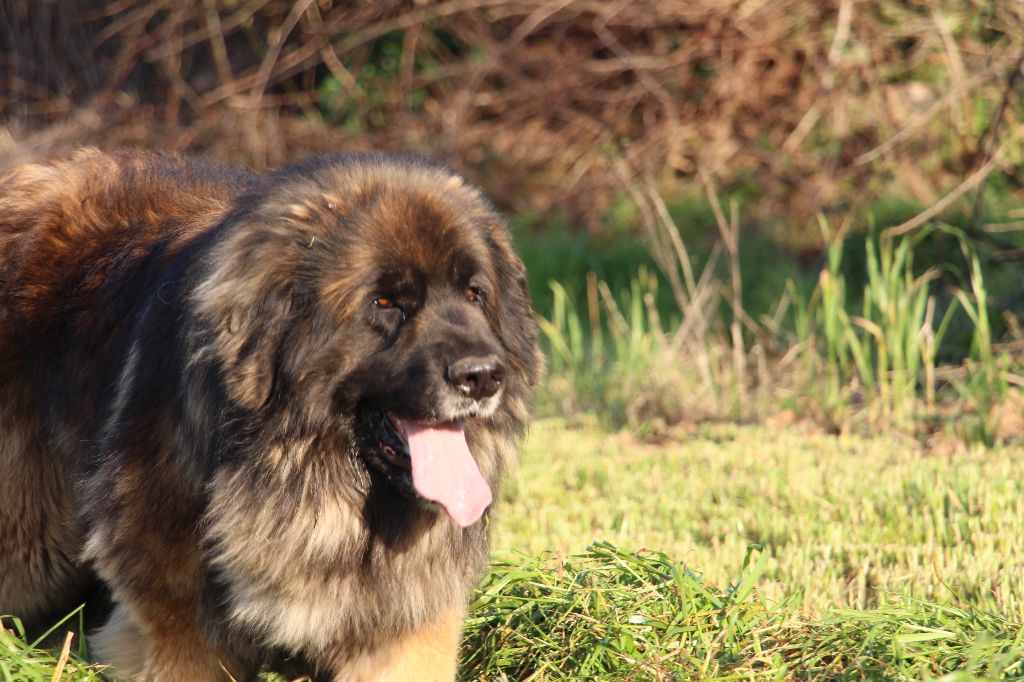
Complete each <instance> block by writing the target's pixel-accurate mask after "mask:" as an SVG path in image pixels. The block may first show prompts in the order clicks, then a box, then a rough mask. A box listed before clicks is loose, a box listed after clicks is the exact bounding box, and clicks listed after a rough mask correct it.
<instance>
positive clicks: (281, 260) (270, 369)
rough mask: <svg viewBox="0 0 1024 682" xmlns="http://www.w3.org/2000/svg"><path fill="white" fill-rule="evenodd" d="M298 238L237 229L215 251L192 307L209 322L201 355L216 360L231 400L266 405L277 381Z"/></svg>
mask: <svg viewBox="0 0 1024 682" xmlns="http://www.w3.org/2000/svg"><path fill="white" fill-rule="evenodd" d="M294 242H295V240H294V237H293V236H289V235H287V234H285V233H283V232H282V231H278V230H274V229H272V228H271V229H267V228H258V227H257V228H252V229H249V228H247V229H240V230H233V231H231V233H230V234H228V235H226V236H225V237H224V238H223V240H222V241H221V243H220V244H218V245H217V246H216V247H215V248H214V249H213V250H212V252H211V257H210V260H209V261H208V262H207V263H206V274H205V277H204V278H203V279H202V281H201V282H200V284H199V285H198V286H197V287H196V290H195V293H194V295H193V304H194V305H195V306H196V308H197V312H198V313H199V317H200V319H202V320H204V322H205V323H206V328H205V329H204V330H203V333H202V335H201V339H202V340H201V342H200V343H201V346H202V347H201V348H200V350H199V352H200V354H202V355H203V356H206V357H210V356H212V358H213V359H214V360H215V363H216V365H217V366H218V368H219V373H220V375H221V377H222V379H223V381H224V385H225V387H226V389H227V392H228V394H229V396H230V397H231V398H233V399H234V400H235V401H236V402H237V403H239V404H240V405H242V406H243V407H247V408H250V409H256V408H259V407H262V406H263V405H265V404H266V403H267V402H268V401H269V400H270V397H271V395H272V393H273V391H274V387H275V382H276V381H277V380H278V378H279V377H278V376H277V375H278V371H279V366H278V354H279V351H280V349H281V348H282V344H283V343H284V337H285V335H286V333H287V330H288V328H289V326H290V324H291V317H292V312H293V298H294V296H293V294H294V288H293V287H294V281H295V268H296V267H297V262H298V254H297V252H296V249H295V247H294Z"/></svg>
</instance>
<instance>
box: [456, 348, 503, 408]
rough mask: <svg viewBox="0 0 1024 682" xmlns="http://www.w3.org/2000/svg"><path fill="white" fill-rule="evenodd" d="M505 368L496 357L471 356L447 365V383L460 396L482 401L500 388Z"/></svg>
mask: <svg viewBox="0 0 1024 682" xmlns="http://www.w3.org/2000/svg"><path fill="white" fill-rule="evenodd" d="M504 378H505V366H504V365H502V364H501V360H499V359H498V356H497V355H471V356H469V357H465V358H462V359H461V360H456V361H455V362H453V363H451V364H450V365H448V371H447V379H448V383H450V384H451V385H452V386H454V387H455V390H456V391H458V392H459V393H461V394H462V395H464V396H466V397H468V398H473V399H474V400H482V399H484V398H490V397H491V396H492V395H494V394H495V393H497V392H498V389H499V388H501V381H502V379H504Z"/></svg>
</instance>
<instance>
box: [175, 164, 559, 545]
mask: <svg viewBox="0 0 1024 682" xmlns="http://www.w3.org/2000/svg"><path fill="white" fill-rule="evenodd" d="M207 268H208V270H207V272H206V274H205V275H204V277H203V280H202V282H201V284H200V285H199V286H198V288H197V292H196V296H195V302H196V305H197V307H198V309H199V310H200V312H201V314H202V317H203V319H205V320H207V322H208V323H209V325H210V328H209V330H210V331H209V333H208V337H207V344H206V347H207V348H208V349H209V350H210V351H211V352H212V354H213V355H214V356H215V357H216V359H217V363H218V366H219V372H220V375H221V376H222V378H223V382H224V385H225V388H226V392H227V394H228V396H229V397H230V399H231V400H233V401H234V402H235V403H236V404H237V405H238V406H239V407H240V408H242V409H243V410H247V411H250V412H252V413H254V414H264V415H275V416H280V415H287V416H288V419H289V420H291V425H290V428H301V429H305V430H308V431H309V432H310V433H328V432H329V433H334V434H338V435H340V436H342V438H341V440H339V441H338V442H340V443H343V444H344V446H345V447H347V448H348V449H349V450H350V451H354V452H356V453H357V454H358V457H359V458H360V459H361V460H362V461H363V462H364V463H365V464H367V465H368V466H369V467H370V468H372V469H373V470H375V472H376V474H377V475H378V476H383V477H384V478H385V479H386V480H387V481H389V482H390V484H391V485H393V486H395V487H397V488H398V489H399V490H402V491H404V492H406V493H409V494H414V495H418V496H419V497H422V498H425V499H428V500H433V501H435V502H438V503H440V504H441V505H442V506H444V507H445V508H446V509H447V510H448V512H449V514H450V515H451V516H452V518H453V519H454V520H455V521H456V522H458V523H460V524H462V525H469V524H471V523H473V522H475V521H476V520H477V519H478V518H479V516H480V514H481V513H482V512H483V510H484V508H486V506H487V504H488V503H489V502H490V490H489V487H488V485H487V481H486V480H485V479H486V478H488V477H489V476H491V475H493V474H494V472H493V471H492V470H493V469H494V468H495V466H496V465H495V464H494V463H493V462H482V461H480V460H481V458H482V456H483V455H485V454H487V453H479V452H478V453H471V452H470V445H472V443H473V442H474V441H476V442H480V440H481V438H480V433H481V432H482V431H487V430H490V431H497V432H500V433H507V434H511V433H515V432H517V431H519V430H520V429H521V428H522V425H523V422H524V420H525V418H526V405H525V402H526V398H527V394H528V390H529V387H530V385H532V384H533V383H534V382H535V381H536V379H537V376H538V373H539V371H540V356H539V353H538V350H537V346H536V338H535V337H536V334H535V328H534V323H533V320H532V316H531V312H530V303H529V295H528V293H527V288H526V281H525V272H524V268H523V265H522V263H521V262H520V261H519V259H518V258H517V257H516V256H515V255H514V253H513V251H512V248H511V243H510V240H509V237H508V233H507V230H506V229H505V226H504V224H503V222H502V221H501V219H500V218H499V217H498V215H497V214H496V213H495V212H494V211H493V209H492V208H491V207H490V206H489V205H488V203H487V202H486V201H485V200H484V199H483V198H482V197H481V196H480V194H479V193H478V192H477V191H476V190H475V189H473V188H472V187H469V186H468V185H467V184H466V183H465V182H464V181H463V180H462V178H460V177H458V176H457V175H454V174H452V173H450V172H449V171H447V170H445V169H443V168H441V167H438V166H435V165H432V164H429V163H427V162H424V161H422V160H420V159H416V158H409V157H383V156H374V155H367V156H362V155H357V156H343V157H334V158H328V159H322V160H318V161H313V162H308V163H306V164H303V165H300V166H297V167H294V168H292V169H287V170H285V171H282V172H280V173H278V174H275V175H273V176H271V177H270V179H269V180H268V183H267V185H266V187H265V188H263V189H262V190H261V192H260V194H259V195H255V194H254V195H250V196H249V197H248V198H247V199H246V200H245V201H243V202H241V204H240V206H239V208H238V210H236V212H235V214H233V215H232V216H231V217H229V218H228V220H227V221H226V222H225V225H224V228H223V234H222V235H221V236H220V241H219V243H218V244H217V245H216V247H215V248H214V249H213V250H212V253H211V258H210V259H209V262H208V264H207ZM467 437H468V443H467ZM487 456H490V455H489V454H488V455H487ZM480 469H484V471H485V475H484V476H481V473H480Z"/></svg>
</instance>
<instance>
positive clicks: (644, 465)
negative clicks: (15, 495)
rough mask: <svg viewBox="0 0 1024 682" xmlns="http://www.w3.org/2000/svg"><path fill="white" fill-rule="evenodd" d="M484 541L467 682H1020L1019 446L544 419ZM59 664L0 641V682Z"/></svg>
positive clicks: (1022, 549) (793, 429)
mask: <svg viewBox="0 0 1024 682" xmlns="http://www.w3.org/2000/svg"><path fill="white" fill-rule="evenodd" d="M493 532H494V560H495V564H494V566H493V567H492V568H491V570H490V572H489V573H488V575H487V576H486V578H485V579H484V581H483V583H482V586H481V588H480V591H479V592H478V593H477V595H476V597H475V601H474V603H473V607H472V613H471V615H470V618H469V620H468V622H467V631H466V641H465V646H464V651H463V657H464V669H463V679H465V680H485V679H486V680H502V679H508V680H521V679H533V680H562V679H602V680H668V679H679V680H687V679H719V680H741V679H742V680H747V679H768V680H772V679H779V680H782V679H785V680H789V679H794V680H802V679H814V680H861V679H865V680H931V679H941V680H944V681H946V682H960V681H963V680H996V679H1024V667H1022V666H1024V663H1022V661H1024V658H1022V656H1024V625H1022V624H1024V571H1021V570H1020V567H1021V566H1022V565H1024V449H1022V448H1020V447H997V448H984V447H981V446H973V447H963V446H958V447H951V449H949V450H946V451H940V450H938V449H936V450H930V451H925V450H922V449H921V448H920V447H919V446H918V445H917V444H916V443H914V442H913V441H909V440H900V439H897V438H893V437H889V436H878V437H857V436H849V435H844V436H830V435H827V434H824V433H822V432H820V431H818V430H816V429H814V428H812V427H804V426H801V425H799V424H798V425H795V426H790V427H787V428H772V427H770V426H736V425H709V426H703V427H700V428H697V429H696V430H694V431H693V432H692V433H691V434H690V435H689V436H687V437H685V438H683V439H681V440H679V441H677V442H673V443H669V444H661V445H657V444H650V443H644V442H639V441H637V440H636V439H635V437H633V436H630V435H628V434H625V433H612V432H607V431H603V430H601V429H600V428H596V427H594V426H593V425H592V424H591V425H587V426H585V427H584V428H572V427H569V426H566V424H565V423H564V421H562V420H554V419H547V420H541V421H540V422H538V423H537V424H536V425H535V427H534V429H533V431H532V433H531V436H530V438H529V440H528V442H527V443H526V446H525V448H524V451H523V455H522V461H521V464H520V466H519V468H518V470H517V471H516V472H514V473H513V474H512V475H511V476H510V478H509V480H508V485H506V486H505V488H504V490H503V493H502V495H501V498H500V507H499V510H498V515H497V517H496V521H495V527H494V529H493ZM5 625H6V626H7V627H8V628H10V627H11V621H10V620H5ZM58 630H59V628H58ZM61 639H62V638H61V637H60V636H59V633H58V636H57V637H56V639H55V640H54V641H58V642H59V641H61ZM77 646H78V643H77V641H76V643H75V644H74V645H73V646H72V651H73V652H74V651H76V650H77ZM58 653H59V651H48V652H40V651H38V650H35V649H33V648H32V647H30V646H27V645H26V644H25V643H24V639H23V638H20V637H18V636H17V633H16V632H12V631H11V630H8V631H6V632H3V633H0V679H4V680H46V679H50V675H52V671H53V666H54V662H55V660H56V658H57V655H58ZM71 660H72V663H74V661H75V660H76V659H75V657H74V656H72V659H71ZM62 679H66V680H75V681H81V680H88V679H96V675H95V673H92V672H89V671H87V670H86V669H83V668H81V666H77V667H72V666H70V665H69V667H68V668H66V669H65V671H64V676H63V678H62Z"/></svg>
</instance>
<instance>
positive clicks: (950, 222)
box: [0, 0, 1024, 442]
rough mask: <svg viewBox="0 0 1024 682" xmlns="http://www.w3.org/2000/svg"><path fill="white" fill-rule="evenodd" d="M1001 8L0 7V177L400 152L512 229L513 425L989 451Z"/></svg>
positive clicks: (1007, 227) (994, 427)
mask: <svg viewBox="0 0 1024 682" xmlns="http://www.w3.org/2000/svg"><path fill="white" fill-rule="evenodd" d="M1022 58H1024V5H1022V4H1021V3H1019V2H1014V1H1010V0H997V1H995V2H991V1H982V0H928V1H925V0H920V1H896V0H857V1H856V2H854V0H838V1H831V0H830V1H823V2H818V1H813V2H812V1H810V0H774V1H771V2H769V1H767V0H742V1H737V2H720V1H719V0H686V1H679V2H673V1H671V0H668V1H666V0H657V1H654V0H650V1H644V0H638V1H636V2H600V1H597V0H594V1H590V0H554V1H550V0H517V1H510V0H448V1H443V2H426V1H420V0H417V1H414V2H395V1H390V0H389V1H383V2H373V3H340V2H333V1H332V0H297V1H295V2H291V1H284V0H145V1H137V2H129V1H127V0H100V1H96V2H84V1H82V2H75V1H73V0H65V1H46V0H42V1H30V0H2V1H0V112H2V119H0V170H2V169H4V168H9V167H10V166H12V165H13V164H16V163H18V162H21V161H24V160H27V159H30V158H38V157H41V156H52V155H59V154H63V153H66V152H68V151H70V150H71V149H73V148H75V147H78V146H81V145H85V144H93V145H100V146H102V147H105V148H112V147H118V146H143V147H147V148H166V149H175V150H185V151H189V152H195V153H201V154H207V155H212V156H214V157H217V158H218V159H221V160H224V161H229V162H235V163H240V164H244V165H246V166H249V167H252V168H256V169H262V168H266V167H272V166H278V165H280V164H284V163H287V162H289V161H291V160H293V159H296V158H300V157H303V156H306V155H308V154H311V153H315V152H322V151H327V150H346V149H396V150H397V149H403V150H408V149H411V150H416V151H419V152H422V153H424V154H428V155H431V156H434V157H436V158H440V159H442V160H444V161H446V162H448V163H450V164H451V165H452V166H453V167H455V168H456V169H458V170H460V171H461V172H463V173H465V174H466V175H467V176H468V177H470V178H471V179H472V180H473V181H474V182H476V183H478V184H479V185H481V186H482V187H483V188H484V189H485V191H486V192H487V193H488V194H489V195H490V196H491V197H492V198H493V199H494V201H495V202H496V203H497V204H498V205H499V207H500V208H501V209H502V210H503V211H505V212H506V214H507V215H509V216H510V221H511V224H512V228H513V230H514V233H515V236H516V239H517V244H518V246H519V249H520V251H521V253H522V255H523V257H524V259H525V260H526V262H527V266H528V268H529V270H530V273H531V285H532V287H533V295H534V298H535V302H536V307H537V311H538V315H539V316H540V318H541V319H540V323H541V326H542V330H543V332H544V341H545V344H546V348H547V351H548V354H549V358H550V362H549V364H550V373H549V376H548V379H547V381H546V384H545V386H544V388H543V390H542V393H541V397H540V399H539V404H538V409H539V410H540V411H541V413H542V414H560V415H563V416H567V417H570V418H571V417H572V416H573V415H586V414H590V415H596V418H597V419H598V420H600V421H602V422H603V423H605V424H606V425H609V426H612V427H620V426H630V427H633V428H634V429H635V430H636V431H637V432H639V433H642V434H646V435H649V436H651V437H659V436H662V435H671V433H672V432H673V430H675V429H683V430H684V431H685V430H687V429H691V428H692V427H693V425H694V424H696V423H699V422H701V421H702V420H707V419H729V420H733V419H737V420H749V419H758V420H765V419H774V420H778V421H779V422H780V423H790V422H799V421H802V420H809V421H810V422H811V423H813V424H815V425H817V426H819V427H820V428H822V429H825V430H827V431H831V432H835V431H842V430H849V429H858V428H864V427H868V428H875V427H877V426H879V425H882V426H885V427H886V428H894V429H897V430H899V431H901V432H905V433H909V434H911V435H913V436H914V437H916V438H919V439H921V440H922V441H928V439H931V438H933V437H941V438H950V437H952V438H956V439H967V440H983V441H986V442H992V441H995V440H1000V439H1003V440H1005V439H1009V438H1012V437H1014V435H1015V434H1016V433H1017V432H1019V431H1020V427H1021V426H1024V423H1022V420H1021V416H1020V415H1021V409H1020V408H1021V404H1022V403H1021V400H1020V399H1019V395H1018V392H1017V388H1018V387H1019V386H1020V384H1021V383H1022V377H1021V375H1020V374H1019V373H1018V372H1017V361H1018V360H1019V357H1020V354H1019V351H1020V349H1021V348H1022V343H1021V337H1020V331H1019V325H1018V322H1017V317H1016V313H1017V312H1018V311H1019V310H1020V309H1021V305H1022V303H1024V281H1022V278H1021V272H1020V267H1019V264H1020V259H1021V258H1022V257H1024V239H1022V237H1021V233H1020V230H1021V228H1024V208H1022V205H1021V199H1022V198H1024V189H1022V183H1024V167H1022V162H1024V150H1022V143H1021V140H1020V135H1021V132H1022V127H1021V126H1022V123H1024V119H1022V117H1024V95H1022V91H1024V86H1022V85H1021V84H1020V83H1019V81H1020V80H1021V79H1022V78H1021V76H1022V74H1021V66H1022Z"/></svg>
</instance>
